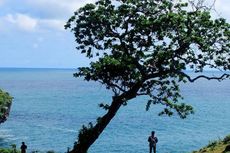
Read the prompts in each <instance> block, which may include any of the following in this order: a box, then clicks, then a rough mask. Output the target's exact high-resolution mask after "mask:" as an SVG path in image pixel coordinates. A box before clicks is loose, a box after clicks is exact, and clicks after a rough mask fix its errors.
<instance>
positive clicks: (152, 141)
mask: <svg viewBox="0 0 230 153" xmlns="http://www.w3.org/2000/svg"><path fill="white" fill-rule="evenodd" d="M148 142H149V153H152V150H153V151H154V153H156V144H157V142H158V139H157V137H155V131H152V134H151V136H149V138H148Z"/></svg>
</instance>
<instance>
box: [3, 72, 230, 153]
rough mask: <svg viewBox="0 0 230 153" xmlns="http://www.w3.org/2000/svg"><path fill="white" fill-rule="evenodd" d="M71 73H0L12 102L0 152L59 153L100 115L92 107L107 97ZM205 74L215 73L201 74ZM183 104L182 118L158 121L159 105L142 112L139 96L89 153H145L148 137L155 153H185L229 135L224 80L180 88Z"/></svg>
mask: <svg viewBox="0 0 230 153" xmlns="http://www.w3.org/2000/svg"><path fill="white" fill-rule="evenodd" d="M74 72H75V70H74V69H14V68H2V69H0V88H1V89H4V90H6V91H8V92H9V93H10V94H11V95H12V96H13V97H14V100H13V105H12V108H11V113H10V117H9V118H8V120H7V121H6V122H5V123H3V124H1V125H0V147H10V145H11V144H17V147H19V146H20V144H21V142H22V141H25V142H26V144H27V146H28V150H29V151H33V150H40V151H44V152H45V151H48V150H54V151H56V152H60V153H64V152H66V150H67V147H70V148H72V147H73V143H74V141H75V140H76V137H77V133H78V130H79V129H80V128H81V126H82V125H83V124H87V123H88V122H91V121H95V120H96V118H97V117H98V116H101V115H103V114H104V113H105V111H104V110H102V109H101V108H99V107H98V104H99V103H101V102H105V103H109V102H110V101H111V92H109V91H107V90H106V89H105V88H104V87H103V86H102V85H100V84H98V83H95V82H85V81H83V79H81V78H78V79H77V78H74V77H73V73H74ZM206 73H207V74H209V75H214V74H217V72H206ZM181 92H182V95H183V96H184V99H183V100H182V101H183V102H186V103H188V104H191V105H192V106H194V109H195V114H194V115H190V116H188V118H187V119H184V120H182V119H180V118H179V117H178V116H173V117H165V116H161V117H159V116H158V115H157V114H158V112H159V111H160V108H161V106H158V105H153V106H152V107H151V109H150V110H149V111H145V106H146V99H145V98H142V97H139V98H136V99H135V100H132V101H130V102H129V103H128V105H127V106H124V107H122V108H121V109H120V111H119V112H118V114H117V116H116V117H115V118H114V119H113V120H112V122H111V123H110V124H109V126H108V127H107V128H106V130H105V131H104V132H103V134H102V135H101V136H100V138H99V139H98V140H97V141H96V143H95V144H94V145H93V146H92V147H91V148H90V150H89V153H148V142H147V139H148V136H149V135H150V132H151V131H152V130H154V131H156V136H157V137H158V140H159V142H158V144H157V151H158V153H189V152H191V151H193V150H197V149H199V148H200V147H202V146H204V145H207V144H208V143H209V142H210V141H213V140H218V139H219V138H223V137H224V136H225V135H228V134H230V81H229V80H225V81H223V82H218V81H207V80H204V79H201V80H199V81H197V82H196V83H188V84H182V85H181Z"/></svg>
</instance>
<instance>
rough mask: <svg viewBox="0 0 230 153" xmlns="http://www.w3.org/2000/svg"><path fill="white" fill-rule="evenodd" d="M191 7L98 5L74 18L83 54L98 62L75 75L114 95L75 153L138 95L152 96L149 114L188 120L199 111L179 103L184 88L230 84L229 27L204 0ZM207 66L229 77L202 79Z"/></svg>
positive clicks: (106, 0)
mask: <svg viewBox="0 0 230 153" xmlns="http://www.w3.org/2000/svg"><path fill="white" fill-rule="evenodd" d="M187 2H188V3H184V2H182V1H172V0H145V1H141V0H98V1H97V2H96V3H95V4H87V5H85V6H84V7H82V8H80V9H79V10H77V11H76V12H75V13H74V16H72V17H71V18H70V19H69V21H68V22H67V23H66V26H65V28H70V29H71V31H72V32H73V33H74V36H75V38H76V39H75V40H76V45H77V47H76V48H77V49H78V51H80V52H81V53H82V54H84V55H85V56H86V57H87V58H89V59H91V58H93V57H95V56H96V57H98V58H95V60H94V62H91V64H90V66H88V67H80V68H79V70H78V72H76V73H75V74H74V76H75V77H83V78H84V79H85V80H86V81H97V82H99V83H101V84H102V85H104V86H105V87H106V88H107V89H108V90H111V91H112V92H113V96H112V98H111V103H109V104H106V103H102V104H100V105H99V106H100V107H102V108H103V109H105V110H106V111H107V112H106V114H105V115H104V116H102V117H99V118H98V119H97V122H96V124H95V125H94V124H93V123H90V124H89V125H87V126H85V125H84V126H83V128H82V130H80V132H79V135H78V140H77V141H76V143H75V145H74V148H73V150H72V151H71V152H72V153H86V152H87V150H88V149H89V147H90V146H91V145H92V144H93V143H94V142H95V141H96V140H97V138H98V137H99V136H100V134H101V133H102V132H103V130H104V129H105V128H106V127H107V125H108V124H109V123H110V121H111V120H112V119H113V117H114V116H115V115H116V113H117V111H118V110H119V109H120V108H121V107H122V106H125V105H127V104H128V103H129V102H130V100H132V99H135V98H136V97H137V96H145V97H146V98H147V97H148V100H147V101H146V110H149V109H150V106H151V105H154V104H159V105H162V106H163V109H162V111H160V112H159V115H168V116H172V115H173V114H177V115H179V116H180V117H181V118H186V116H187V115H189V114H191V113H193V108H192V106H190V105H187V104H184V103H180V102H179V100H181V98H182V96H181V94H180V88H179V86H180V84H182V83H186V82H195V81H197V80H199V79H201V78H203V79H207V80H218V81H221V80H223V79H226V78H229V76H230V75H229V74H228V70H230V52H229V50H230V45H229V39H230V30H229V29H230V24H228V23H226V20H225V19H223V18H219V19H215V20H214V19H212V18H211V12H210V11H211V9H210V8H207V6H204V5H202V2H203V0H200V1H199V2H198V3H197V5H196V4H195V2H193V3H192V1H187ZM189 2H190V3H189ZM204 68H208V69H211V70H214V69H215V70H220V72H222V74H221V75H220V76H207V75H203V74H201V72H203V70H204ZM188 69H189V70H193V72H194V73H196V74H195V75H194V74H191V73H188V71H186V70H188ZM95 92H97V91H95ZM140 124H141V123H140Z"/></svg>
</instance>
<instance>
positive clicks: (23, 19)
mask: <svg viewBox="0 0 230 153" xmlns="http://www.w3.org/2000/svg"><path fill="white" fill-rule="evenodd" d="M4 19H5V20H6V21H7V22H9V23H11V24H13V25H15V26H17V27H18V28H20V29H22V30H25V31H33V30H35V28H36V27H37V23H38V22H37V20H36V19H34V18H31V17H30V16H28V15H25V14H15V15H12V14H8V15H6V16H5V17H4Z"/></svg>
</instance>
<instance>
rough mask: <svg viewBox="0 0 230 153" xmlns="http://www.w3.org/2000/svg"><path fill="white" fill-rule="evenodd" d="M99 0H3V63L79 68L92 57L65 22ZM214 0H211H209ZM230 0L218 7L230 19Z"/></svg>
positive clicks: (0, 49)
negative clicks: (79, 48) (79, 46)
mask: <svg viewBox="0 0 230 153" xmlns="http://www.w3.org/2000/svg"><path fill="white" fill-rule="evenodd" d="M94 1H95V0H0V10H1V11H0V67H36V68H46V67H48V68H76V67H79V66H85V65H87V64H88V59H86V58H84V56H83V55H80V54H79V53H78V52H77V50H76V49H75V43H74V36H73V34H72V33H70V32H69V31H68V30H64V24H65V22H66V21H67V20H68V18H69V17H70V16H71V15H72V14H73V12H74V10H76V9H77V8H79V7H80V6H83V5H84V4H86V3H88V2H94ZM207 1H210V0H207ZM229 8H230V0H217V1H216V10H217V11H218V12H219V14H220V15H221V16H222V17H224V18H227V19H228V21H230V9H229Z"/></svg>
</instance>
